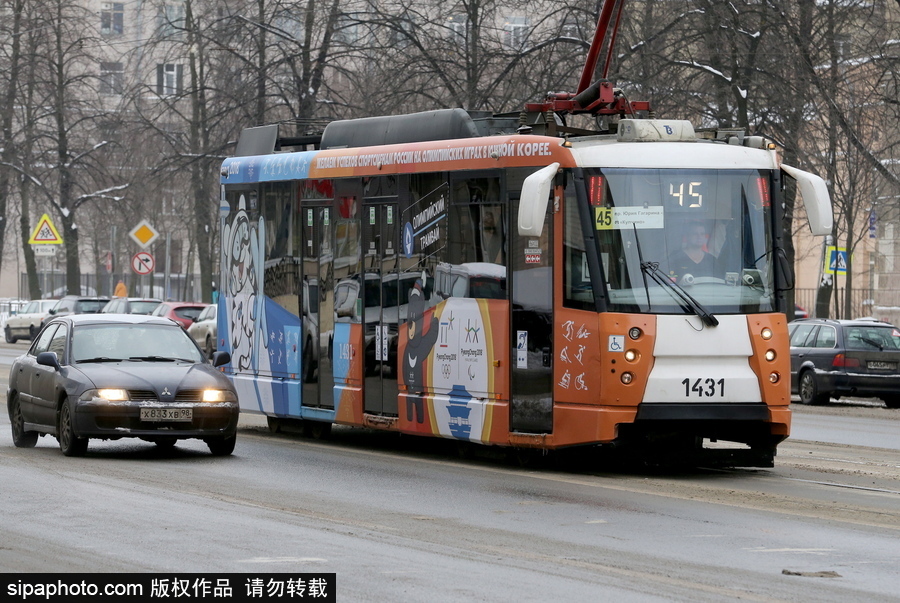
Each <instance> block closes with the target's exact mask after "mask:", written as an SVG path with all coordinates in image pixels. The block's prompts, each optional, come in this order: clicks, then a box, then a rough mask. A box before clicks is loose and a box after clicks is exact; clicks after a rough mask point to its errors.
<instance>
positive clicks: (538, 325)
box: [510, 214, 574, 433]
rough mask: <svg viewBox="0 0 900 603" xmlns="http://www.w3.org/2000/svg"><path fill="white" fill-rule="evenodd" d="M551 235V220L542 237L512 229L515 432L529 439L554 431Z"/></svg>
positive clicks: (512, 419)
mask: <svg viewBox="0 0 900 603" xmlns="http://www.w3.org/2000/svg"><path fill="white" fill-rule="evenodd" d="M515 223H516V221H513V224H515ZM551 235H552V232H551V223H550V215H549V214H548V215H547V216H545V218H544V229H543V233H542V235H541V236H540V237H530V236H529V237H523V236H521V235H519V234H518V232H516V230H515V229H513V244H512V257H511V260H510V266H511V267H512V333H511V335H512V354H513V356H512V358H513V364H512V400H511V401H510V428H511V429H512V430H513V431H519V432H525V433H551V432H552V431H553V352H552V350H553V261H552V258H551V257H550V250H551V249H553V246H552V244H551V243H552V241H551ZM573 353H574V352H573Z"/></svg>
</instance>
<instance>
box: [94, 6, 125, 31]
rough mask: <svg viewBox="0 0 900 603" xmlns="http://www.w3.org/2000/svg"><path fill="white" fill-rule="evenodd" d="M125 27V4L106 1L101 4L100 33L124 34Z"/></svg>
mask: <svg viewBox="0 0 900 603" xmlns="http://www.w3.org/2000/svg"><path fill="white" fill-rule="evenodd" d="M124 29H125V5H124V4H121V3H119V2H104V3H103V4H101V5H100V34H101V35H104V36H117V35H122V32H123V31H124Z"/></svg>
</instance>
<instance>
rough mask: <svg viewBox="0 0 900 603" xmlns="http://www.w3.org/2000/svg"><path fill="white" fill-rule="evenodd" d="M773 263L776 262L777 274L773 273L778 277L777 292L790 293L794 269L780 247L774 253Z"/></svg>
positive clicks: (792, 285) (792, 286)
mask: <svg viewBox="0 0 900 603" xmlns="http://www.w3.org/2000/svg"><path fill="white" fill-rule="evenodd" d="M775 261H777V262H778V272H776V273H775V274H776V276H777V277H778V279H777V283H776V287H777V289H778V290H779V291H790V290H791V289H793V288H794V268H793V266H791V263H790V262H789V261H788V259H787V255H785V253H784V249H782V248H781V247H779V248H778V250H777V251H776V253H775Z"/></svg>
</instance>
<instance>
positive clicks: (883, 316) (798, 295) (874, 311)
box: [794, 287, 900, 324]
mask: <svg viewBox="0 0 900 603" xmlns="http://www.w3.org/2000/svg"><path fill="white" fill-rule="evenodd" d="M817 293H818V292H817V290H816V289H795V290H794V303H796V304H797V305H799V306H801V307H802V308H804V309H805V310H807V311H808V312H809V315H810V316H811V317H812V316H815V315H816V295H817ZM845 297H846V290H845V289H844V288H843V287H838V288H836V289H834V290H833V291H832V292H831V297H830V298H829V302H830V303H829V304H828V316H827V317H825V318H861V317H864V316H871V317H874V318H878V319H879V320H884V321H886V322H890V323H892V324H900V289H876V290H874V291H873V290H870V289H868V288H866V289H853V290H852V291H851V293H850V312H849V314H848V313H846V312H845V311H844V298H845Z"/></svg>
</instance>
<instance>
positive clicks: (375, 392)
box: [360, 202, 409, 415]
mask: <svg viewBox="0 0 900 603" xmlns="http://www.w3.org/2000/svg"><path fill="white" fill-rule="evenodd" d="M398 222H399V216H398V215H397V204H396V203H395V202H388V203H384V202H381V203H366V204H365V205H364V206H363V215H362V223H363V228H362V231H363V252H364V268H365V269H364V271H363V274H362V275H361V280H362V281H363V282H362V283H361V286H360V296H361V297H362V300H363V303H362V306H363V322H364V324H365V350H366V351H365V361H364V364H365V375H366V381H365V387H364V399H365V411H366V412H367V413H372V414H378V415H396V414H397V395H398V393H399V392H398V388H397V374H398V373H397V334H398V326H399V323H400V321H401V320H402V319H403V318H405V316H401V312H405V310H406V300H405V299H404V298H403V296H406V295H408V293H409V291H408V290H404V289H403V288H402V287H401V282H400V272H399V270H400V265H399V259H400V255H399V229H398V227H397V224H398Z"/></svg>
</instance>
